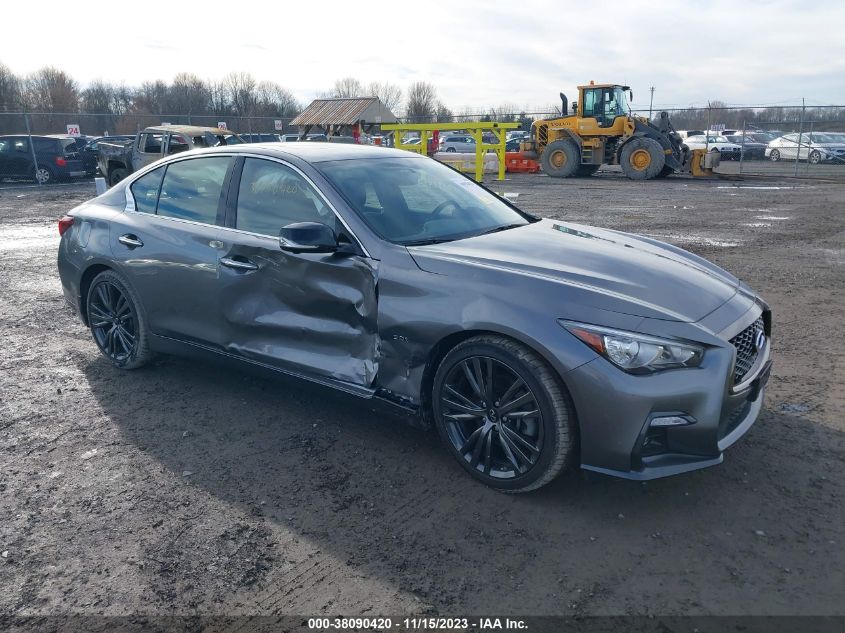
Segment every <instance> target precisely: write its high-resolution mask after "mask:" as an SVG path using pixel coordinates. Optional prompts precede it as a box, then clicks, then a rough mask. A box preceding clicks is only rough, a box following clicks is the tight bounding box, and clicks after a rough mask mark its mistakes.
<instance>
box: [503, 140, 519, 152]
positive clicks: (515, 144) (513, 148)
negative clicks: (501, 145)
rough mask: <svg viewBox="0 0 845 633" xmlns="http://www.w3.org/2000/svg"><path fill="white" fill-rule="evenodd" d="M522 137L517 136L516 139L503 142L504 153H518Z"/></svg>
mask: <svg viewBox="0 0 845 633" xmlns="http://www.w3.org/2000/svg"><path fill="white" fill-rule="evenodd" d="M523 140H524V139H523V137H521V136H518V137H516V138H512V139H510V140H508V141H505V151H506V152H518V151H519V144H520V143H522V141H523Z"/></svg>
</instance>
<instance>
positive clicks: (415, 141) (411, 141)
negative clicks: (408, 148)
mask: <svg viewBox="0 0 845 633" xmlns="http://www.w3.org/2000/svg"><path fill="white" fill-rule="evenodd" d="M420 143H422V139H421V138H420V137H419V136H416V137H414V138H409V139H408V140H407V141H402V144H403V145H419V144H420Z"/></svg>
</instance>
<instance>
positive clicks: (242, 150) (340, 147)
mask: <svg viewBox="0 0 845 633" xmlns="http://www.w3.org/2000/svg"><path fill="white" fill-rule="evenodd" d="M192 153H193V152H192ZM197 153H202V154H205V153H214V154H217V153H226V154H231V153H234V154H263V155H265V156H269V157H277V158H287V157H289V156H294V157H297V158H300V159H302V160H304V161H306V162H309V163H322V162H325V161H330V160H350V159H356V158H422V157H421V156H420V155H419V154H417V153H416V152H407V151H405V150H401V149H390V148H387V147H380V146H377V145H356V144H354V143H291V144H283V143H249V144H246V145H221V146H218V147H212V148H208V149H203V150H199V151H198V152H197ZM179 155H180V156H184V155H185V154H179Z"/></svg>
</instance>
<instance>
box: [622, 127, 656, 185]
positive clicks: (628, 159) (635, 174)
mask: <svg viewBox="0 0 845 633" xmlns="http://www.w3.org/2000/svg"><path fill="white" fill-rule="evenodd" d="M619 164H620V165H621V166H622V171H623V172H624V174H625V175H626V176H627V177H628V178H630V179H631V180H651V179H652V178H656V177H657V176H658V175H659V174H660V172H661V171H662V170H663V167H664V166H665V165H666V154H664V153H663V147H662V146H661V145H660V143H658V142H657V141H655V140H654V139H653V138H643V137H640V138H635V139H632V140H630V141H628V142H627V143H625V145H624V146H623V147H622V151H621V152H620V153H619Z"/></svg>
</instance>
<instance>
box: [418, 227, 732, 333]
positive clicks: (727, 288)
mask: <svg viewBox="0 0 845 633" xmlns="http://www.w3.org/2000/svg"><path fill="white" fill-rule="evenodd" d="M408 250H409V252H410V253H411V256H412V257H413V258H414V261H415V262H416V263H417V265H418V266H419V267H420V269H422V270H424V271H427V272H431V273H438V274H444V275H461V276H466V277H467V278H469V277H470V276H471V275H469V274H468V272H467V270H466V269H467V267H482V268H485V269H488V270H490V271H499V272H501V273H503V274H513V275H528V276H531V277H534V278H537V279H545V280H549V281H551V282H555V283H557V284H563V285H565V286H569V287H571V288H575V289H577V290H579V291H586V294H581V293H579V296H580V297H584V298H585V301H586V302H587V303H589V304H590V305H591V306H593V307H596V308H599V309H603V310H610V311H613V312H621V313H624V314H631V315H635V316H642V317H650V318H662V319H668V320H673V321H687V322H694V321H698V320H700V319H702V318H704V317H705V316H706V315H708V314H709V313H710V312H712V311H713V310H715V309H716V308H718V307H719V306H721V305H723V304H724V303H725V302H726V301H728V300H729V299H730V298H731V297H733V295H734V294H736V292H737V288H738V286H739V280H737V279H736V278H735V277H734V276H732V275H730V274H729V273H727V272H725V271H724V270H722V269H720V268H718V267H717V266H715V265H713V264H711V263H710V262H708V261H706V260H705V259H702V258H700V257H698V256H696V255H693V254H692V253H688V252H686V251H684V250H682V249H679V248H676V247H674V246H671V245H669V244H665V243H663V242H659V241H657V240H652V239H649V238H646V237H641V236H637V235H632V234H629V233H621V232H617V231H611V230H606V229H598V228H594V227H590V226H585V225H578V224H571V223H565V222H560V221H555V220H541V221H539V222H535V223H533V224H529V225H526V226H523V227H519V228H515V229H510V230H506V231H501V232H498V233H491V234H488V235H481V236H478V237H473V238H468V239H463V240H456V241H454V242H445V243H442V244H433V245H427V246H413V247H409V248H408ZM509 283H515V284H518V283H519V281H518V280H516V279H515V280H514V281H513V282H510V281H504V280H503V281H502V282H501V283H500V284H498V285H500V287H502V286H506V284H509Z"/></svg>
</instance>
